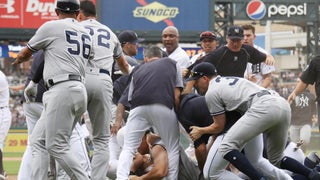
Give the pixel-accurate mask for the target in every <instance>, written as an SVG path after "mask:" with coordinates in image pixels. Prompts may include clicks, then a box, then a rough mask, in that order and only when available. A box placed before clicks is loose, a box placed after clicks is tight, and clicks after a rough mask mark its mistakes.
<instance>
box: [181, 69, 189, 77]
mask: <svg viewBox="0 0 320 180" xmlns="http://www.w3.org/2000/svg"><path fill="white" fill-rule="evenodd" d="M188 73H189V69H182V77H186V76H187V74H188Z"/></svg>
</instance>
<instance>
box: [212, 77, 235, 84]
mask: <svg viewBox="0 0 320 180" xmlns="http://www.w3.org/2000/svg"><path fill="white" fill-rule="evenodd" d="M224 78H225V79H226V80H227V81H228V82H229V85H230V86H232V85H235V84H236V83H237V82H238V81H239V78H237V77H224ZM220 81H221V77H217V78H216V82H217V83H218V82H220Z"/></svg>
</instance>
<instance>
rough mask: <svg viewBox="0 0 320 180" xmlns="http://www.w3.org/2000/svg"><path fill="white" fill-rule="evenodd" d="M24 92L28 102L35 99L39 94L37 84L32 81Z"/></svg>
mask: <svg viewBox="0 0 320 180" xmlns="http://www.w3.org/2000/svg"><path fill="white" fill-rule="evenodd" d="M23 93H24V97H25V99H26V102H27V103H30V102H31V101H34V100H35V97H36V95H37V84H36V83H34V82H33V81H30V83H29V84H28V86H27V87H26V88H25V89H24V92H23Z"/></svg>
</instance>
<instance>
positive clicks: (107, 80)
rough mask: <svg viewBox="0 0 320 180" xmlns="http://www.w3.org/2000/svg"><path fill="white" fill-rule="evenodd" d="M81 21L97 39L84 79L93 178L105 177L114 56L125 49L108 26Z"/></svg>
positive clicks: (92, 20) (118, 55) (90, 20)
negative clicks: (92, 150) (90, 135)
mask: <svg viewBox="0 0 320 180" xmlns="http://www.w3.org/2000/svg"><path fill="white" fill-rule="evenodd" d="M81 24H82V25H83V26H84V27H85V28H87V29H89V30H90V35H92V40H93V42H94V46H93V48H94V59H92V60H90V61H89V63H88V64H87V68H86V82H85V86H86V88H87V93H88V113H89V117H90V121H91V124H92V135H93V148H94V153H93V154H94V155H93V158H92V163H91V166H92V179H104V178H105V177H106V169H107V168H108V161H109V147H108V144H109V137H110V121H111V102H112V94H113V85H112V79H111V76H110V72H111V70H112V64H113V62H114V58H119V57H120V55H121V54H122V48H121V45H120V42H119V40H118V38H117V36H116V35H115V34H114V33H113V32H112V31H111V30H110V29H109V28H108V27H107V26H105V25H103V24H101V23H99V22H98V21H96V20H94V19H89V20H86V21H82V22H81Z"/></svg>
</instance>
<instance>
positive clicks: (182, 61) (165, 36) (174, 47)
mask: <svg viewBox="0 0 320 180" xmlns="http://www.w3.org/2000/svg"><path fill="white" fill-rule="evenodd" d="M179 38H180V36H179V31H178V29H177V28H176V27H174V26H168V27H166V28H164V29H163V30H162V44H163V46H164V47H165V48H164V51H165V52H166V53H167V54H168V57H169V58H171V59H173V60H175V61H176V62H177V63H178V64H179V66H180V67H181V68H183V69H185V68H187V67H188V66H189V65H190V64H191V62H190V58H189V56H188V54H187V53H186V52H185V51H184V50H183V49H182V48H181V47H180V46H179Z"/></svg>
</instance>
